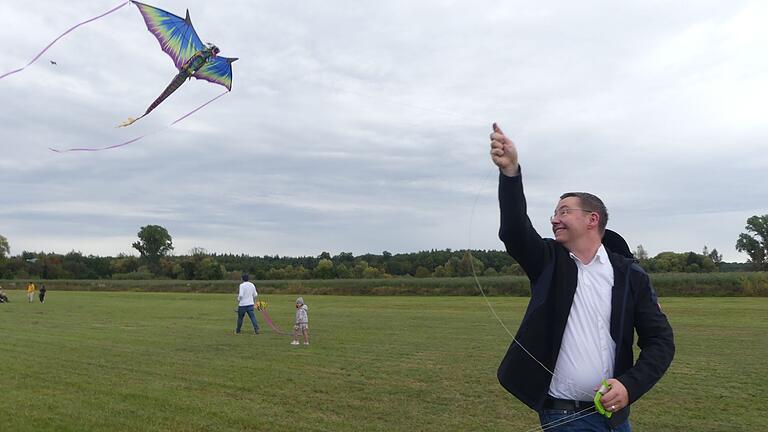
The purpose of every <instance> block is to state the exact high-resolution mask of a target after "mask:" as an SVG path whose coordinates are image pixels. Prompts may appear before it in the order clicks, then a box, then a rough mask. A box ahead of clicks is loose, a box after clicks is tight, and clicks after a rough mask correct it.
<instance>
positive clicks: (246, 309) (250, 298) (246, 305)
mask: <svg viewBox="0 0 768 432" xmlns="http://www.w3.org/2000/svg"><path fill="white" fill-rule="evenodd" d="M242 279H243V283H241V284H240V291H239V292H238V294H237V328H236V329H235V334H240V328H242V326H243V318H244V317H245V314H248V318H250V319H251V323H252V324H253V331H254V333H256V334H259V323H258V321H256V315H254V314H253V305H254V303H256V301H255V300H256V297H258V295H259V294H258V293H257V292H256V286H255V285H254V284H253V283H252V282H249V281H248V273H243V277H242Z"/></svg>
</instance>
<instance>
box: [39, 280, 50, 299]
mask: <svg viewBox="0 0 768 432" xmlns="http://www.w3.org/2000/svg"><path fill="white" fill-rule="evenodd" d="M47 291H48V290H47V289H45V284H43V285H41V286H40V294H39V297H40V303H45V293H46V292H47Z"/></svg>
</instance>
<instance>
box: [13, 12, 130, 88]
mask: <svg viewBox="0 0 768 432" xmlns="http://www.w3.org/2000/svg"><path fill="white" fill-rule="evenodd" d="M129 3H130V1H127V2H125V3H121V4H120V5H119V6H116V7H114V8H112V9H110V10H108V11H107V12H104V13H103V14H101V15H99V16H95V17H93V18H91V19H88V20H85V21H83V22H81V23H80V24H77V25H75V26H72V27H70V29H69V30H67V31H65V32H64V33H62V34H61V36H59V37H57V38H56V39H54V40H53V42H51V43H49V44H48V46H47V47H45V48H43V50H42V51H40V53H39V54H38V55H36V56H35V58H33V59H32V60H31V61H30V62H29V63H27V64H26V66H23V67H20V68H18V69H16V70H12V71H10V72H6V73H4V74H2V75H0V79H3V78H5V77H7V76H8V75H13V74H15V73H17V72H21V71H23V70H24V69H26V68H27V67H28V66H29V65H31V64H32V63H34V62H36V61H37V59H38V58H40V56H41V55H43V53H45V52H46V51H48V48H50V47H52V46H53V44H55V43H56V42H57V41H58V40H59V39H61V38H63V37H64V36H66V35H67V34H68V33H69V32H71V31H72V30H74V29H76V28H78V27H80V26H81V25H85V24H88V23H89V22H91V21H96V20H97V19H99V18H102V17H104V16H107V15H109V14H111V13H112V12H114V11H116V10H118V9H120V8H121V7H123V6H125V5H127V4H129Z"/></svg>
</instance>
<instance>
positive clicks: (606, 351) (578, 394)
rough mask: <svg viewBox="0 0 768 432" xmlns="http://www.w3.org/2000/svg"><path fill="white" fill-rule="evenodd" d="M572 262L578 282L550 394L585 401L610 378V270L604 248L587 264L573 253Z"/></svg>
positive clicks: (612, 346) (613, 345)
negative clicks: (576, 269) (602, 382)
mask: <svg viewBox="0 0 768 432" xmlns="http://www.w3.org/2000/svg"><path fill="white" fill-rule="evenodd" d="M571 259H573V260H574V261H575V262H576V266H577V267H578V282H577V284H576V293H575V295H574V297H573V304H572V305H571V311H570V314H569V315H568V323H567V324H566V326H565V333H564V334H563V342H562V344H561V345H560V354H559V355H558V357H557V363H556V364H555V370H554V377H553V378H552V383H551V384H550V386H549V395H550V396H553V397H556V398H559V399H573V400H582V401H586V400H592V397H593V396H594V394H595V388H596V387H599V386H600V382H601V381H602V380H603V379H607V378H613V363H614V356H615V352H616V342H614V340H613V338H612V337H611V293H612V289H613V267H612V266H611V262H610V260H609V259H608V253H607V252H606V250H605V248H604V247H603V245H600V249H598V250H597V254H595V257H594V258H593V259H592V261H591V262H589V263H586V264H584V263H582V262H581V260H579V259H578V258H577V257H576V256H575V255H574V254H571Z"/></svg>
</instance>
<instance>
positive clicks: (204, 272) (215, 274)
mask: <svg viewBox="0 0 768 432" xmlns="http://www.w3.org/2000/svg"><path fill="white" fill-rule="evenodd" d="M223 277H224V271H223V269H222V267H221V265H220V264H219V263H218V262H217V261H216V259H214V258H213V257H205V258H203V259H202V260H201V261H200V265H199V266H198V269H197V274H196V278H197V279H202V280H219V279H221V278H223Z"/></svg>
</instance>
